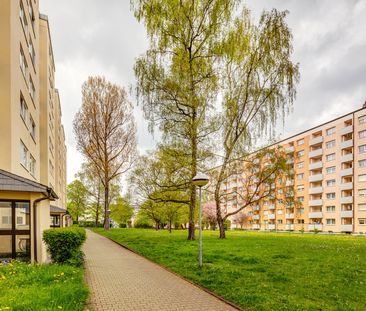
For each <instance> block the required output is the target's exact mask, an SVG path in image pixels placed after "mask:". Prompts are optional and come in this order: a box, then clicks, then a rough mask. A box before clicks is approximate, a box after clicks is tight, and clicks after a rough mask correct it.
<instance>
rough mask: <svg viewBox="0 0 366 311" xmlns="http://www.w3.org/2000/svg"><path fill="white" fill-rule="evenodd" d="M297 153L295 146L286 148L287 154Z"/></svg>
mask: <svg viewBox="0 0 366 311" xmlns="http://www.w3.org/2000/svg"><path fill="white" fill-rule="evenodd" d="M294 151H295V147H294V146H290V147H287V148H286V152H287V153H291V152H294Z"/></svg>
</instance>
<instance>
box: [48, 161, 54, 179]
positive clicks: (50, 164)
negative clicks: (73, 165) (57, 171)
mask: <svg viewBox="0 0 366 311" xmlns="http://www.w3.org/2000/svg"><path fill="white" fill-rule="evenodd" d="M48 164H49V168H48V170H49V172H50V174H51V176H53V172H54V166H53V163H52V162H51V160H49V161H48Z"/></svg>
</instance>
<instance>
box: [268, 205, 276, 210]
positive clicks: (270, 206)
mask: <svg viewBox="0 0 366 311" xmlns="http://www.w3.org/2000/svg"><path fill="white" fill-rule="evenodd" d="M275 208H276V206H275V205H274V204H270V205H268V209H275Z"/></svg>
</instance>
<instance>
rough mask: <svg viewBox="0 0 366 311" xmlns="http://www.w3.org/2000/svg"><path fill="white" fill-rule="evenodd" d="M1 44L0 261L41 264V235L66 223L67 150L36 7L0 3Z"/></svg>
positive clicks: (43, 19)
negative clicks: (9, 259)
mask: <svg viewBox="0 0 366 311" xmlns="http://www.w3.org/2000/svg"><path fill="white" fill-rule="evenodd" d="M0 41H1V45H0V150H1V153H0V259H1V258H20V259H21V258H26V259H31V260H32V261H40V262H42V261H45V260H46V258H47V252H46V248H45V246H44V244H43V242H42V232H43V230H44V229H46V228H49V227H50V226H51V225H52V226H57V224H58V225H61V224H62V221H63V220H64V218H65V217H64V215H65V212H66V210H65V208H66V146H65V134H64V129H63V126H62V124H61V106H60V100H59V96H58V91H57V89H55V65H54V59H53V51H52V43H51V37H50V30H49V24H48V19H47V16H45V15H42V14H40V13H39V0H19V1H13V0H2V1H1V3H0ZM50 216H51V217H50ZM51 222H52V223H51Z"/></svg>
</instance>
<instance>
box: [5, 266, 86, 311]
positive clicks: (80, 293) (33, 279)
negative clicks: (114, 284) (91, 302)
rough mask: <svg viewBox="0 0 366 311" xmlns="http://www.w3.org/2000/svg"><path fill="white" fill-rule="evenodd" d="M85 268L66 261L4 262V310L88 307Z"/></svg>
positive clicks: (37, 310) (81, 308) (22, 310)
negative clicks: (50, 263) (43, 262)
mask: <svg viewBox="0 0 366 311" xmlns="http://www.w3.org/2000/svg"><path fill="white" fill-rule="evenodd" d="M87 296H88V290H87V288H86V287H85V284H84V279H83V270H82V268H74V267H71V266H66V265H56V264H52V265H30V264H25V263H19V262H13V263H11V264H8V265H1V266H0V311H5V310H14V311H15V310H16V311H30V310H34V311H43V310H72V311H78V310H80V311H81V310H84V304H85V301H86V299H87Z"/></svg>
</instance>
